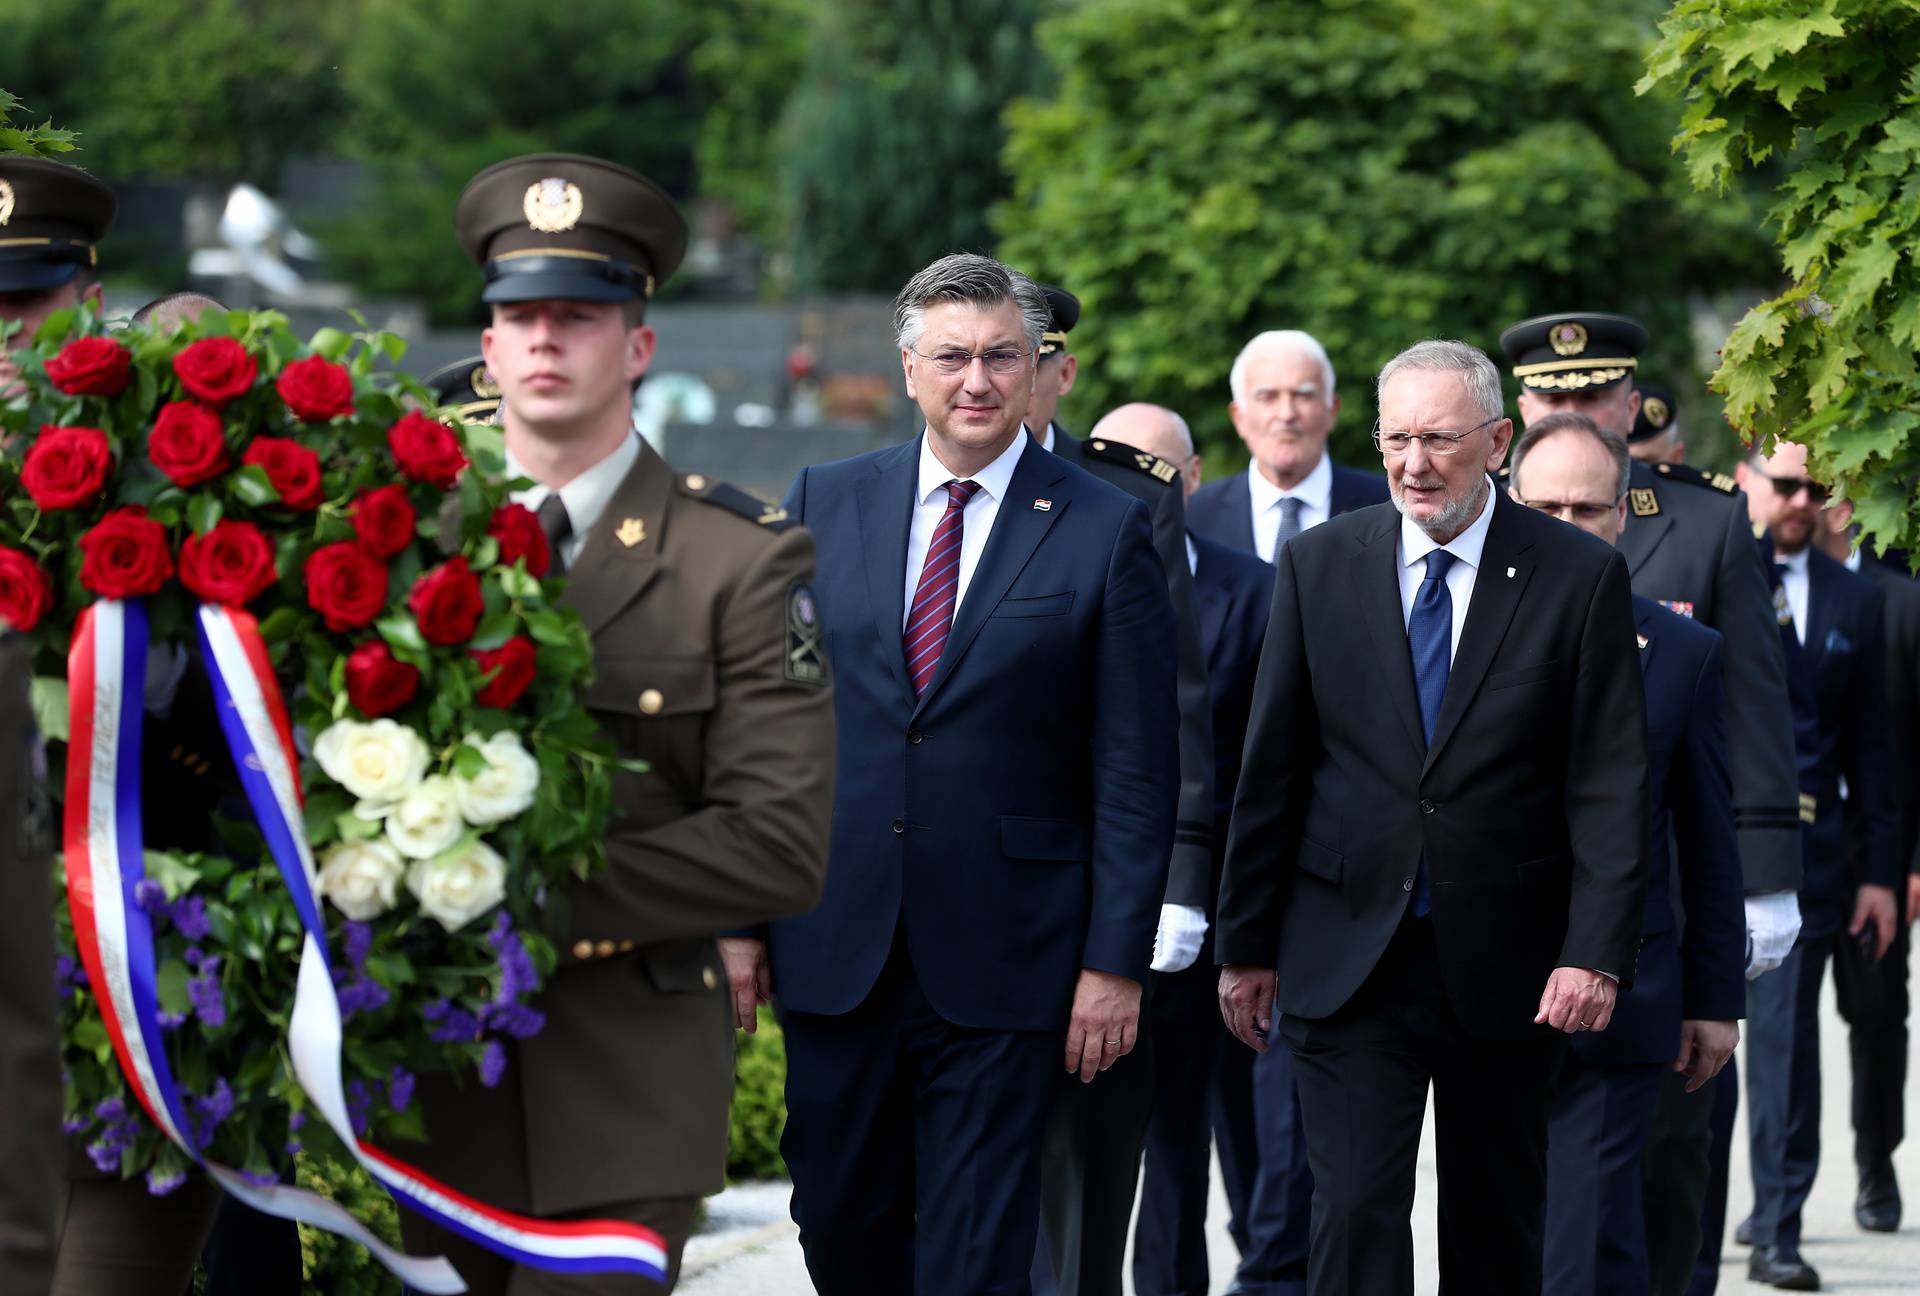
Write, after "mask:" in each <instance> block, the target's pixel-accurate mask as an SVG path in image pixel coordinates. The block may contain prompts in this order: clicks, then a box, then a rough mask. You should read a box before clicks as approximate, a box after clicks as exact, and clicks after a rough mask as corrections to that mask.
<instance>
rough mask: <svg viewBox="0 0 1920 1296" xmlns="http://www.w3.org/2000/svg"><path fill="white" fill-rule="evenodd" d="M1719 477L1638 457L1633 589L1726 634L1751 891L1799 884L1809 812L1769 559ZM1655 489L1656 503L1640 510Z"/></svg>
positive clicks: (1632, 513)
mask: <svg viewBox="0 0 1920 1296" xmlns="http://www.w3.org/2000/svg"><path fill="white" fill-rule="evenodd" d="M1715 480H1716V479H1713V478H1708V477H1704V476H1703V475H1702V474H1700V473H1699V472H1698V471H1696V470H1695V469H1691V468H1688V467H1686V466H1685V465H1683V464H1660V465H1657V467H1655V468H1652V469H1650V468H1648V467H1647V465H1645V464H1642V463H1635V464H1634V465H1633V477H1632V480H1631V482H1630V486H1631V488H1632V490H1633V491H1634V492H1635V495H1634V498H1635V499H1636V500H1639V501H1641V503H1639V504H1636V506H1635V508H1634V509H1630V510H1629V511H1628V514H1627V529H1626V531H1625V533H1624V534H1623V535H1621V537H1620V552H1621V553H1622V554H1623V555H1625V557H1626V560H1627V570H1628V571H1629V572H1630V573H1631V574H1632V576H1633V592H1634V593H1636V594H1644V595H1645V596H1646V597H1648V598H1650V599H1653V600H1654V601H1655V602H1657V603H1666V604H1668V605H1669V606H1671V605H1672V604H1674V603H1679V604H1681V605H1683V606H1684V607H1685V608H1686V609H1687V611H1686V613H1685V615H1688V616H1691V617H1692V618H1693V619H1694V620H1696V621H1700V622H1704V623H1705V624H1707V625H1710V626H1712V627H1713V628H1714V629H1716V630H1718V631H1719V632H1720V633H1721V634H1722V635H1724V636H1726V640H1727V664H1726V670H1727V755H1728V757H1729V759H1730V761H1731V767H1732V775H1733V819H1734V826H1735V828H1736V829H1737V830H1738V832H1739V834H1740V866H1741V872H1742V874H1743V875H1744V877H1745V879H1746V887H1747V894H1748V895H1760V894H1765V893H1769V892H1775V891H1796V890H1798V889H1799V887H1800V819H1799V814H1798V809H1797V804H1798V803H1797V800H1796V790H1795V787H1794V777H1793V773H1794V769H1793V718H1792V710H1791V708H1790V706H1789V704H1788V701H1787V685H1786V661H1785V659H1784V658H1783V657H1782V655H1781V652H1780V641H1779V636H1778V635H1777V634H1775V633H1774V632H1773V631H1774V619H1773V600H1772V598H1771V597H1770V596H1769V594H1768V592H1767V576H1766V571H1765V569H1764V568H1762V567H1761V566H1760V564H1759V563H1758V562H1756V561H1755V559H1754V553H1753V532H1752V530H1751V529H1750V523H1749V522H1748V519H1747V501H1746V496H1744V495H1742V494H1741V493H1740V492H1739V491H1736V490H1734V489H1733V488H1732V483H1731V482H1730V481H1728V480H1726V479H1724V478H1722V479H1717V480H1719V481H1720V483H1721V484H1720V485H1718V486H1716V485H1715V484H1714V482H1715ZM1641 492H1646V494H1641ZM1649 498H1650V499H1651V500H1652V502H1653V507H1654V509H1655V511H1654V512H1651V513H1642V512H1640V511H1639V510H1640V509H1641V508H1644V507H1645V501H1646V500H1647V499H1649ZM1676 610H1677V609H1676Z"/></svg>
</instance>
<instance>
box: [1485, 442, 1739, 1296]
mask: <svg viewBox="0 0 1920 1296" xmlns="http://www.w3.org/2000/svg"><path fill="white" fill-rule="evenodd" d="M1631 464H1632V459H1631V457H1630V456H1629V454H1628V451H1627V443H1626V441H1625V440H1624V439H1623V438H1621V437H1620V435H1619V434H1618V433H1616V432H1612V431H1606V430H1603V429H1602V428H1601V427H1600V426H1599V425H1598V424H1597V423H1595V422H1594V421H1593V420H1592V419H1590V418H1588V417H1587V416H1585V415H1584V414H1553V415H1549V416H1548V417H1546V418H1543V419H1540V420H1539V421H1537V422H1535V423H1533V424H1531V425H1530V426H1529V427H1528V428H1527V431H1526V434H1525V435H1524V436H1522V437H1521V438H1520V440H1519V442H1518V443H1517V444H1516V445H1515V446H1514V450H1513V473H1512V477H1511V479H1510V483H1509V493H1510V494H1512V496H1513V498H1514V499H1516V500H1518V501H1519V502H1520V503H1522V504H1526V505H1528V506H1529V507H1531V508H1535V509H1538V510H1540V511H1541V512H1543V513H1548V514H1551V515H1552V516H1554V517H1557V518H1560V519H1561V520H1562V521H1565V522H1571V523H1572V524H1573V525H1574V526H1577V527H1579V528H1580V529H1581V530H1582V531H1585V532H1587V533H1588V534H1590V535H1596V536H1598V537H1600V538H1601V539H1602V540H1605V541H1606V542H1607V543H1608V544H1611V545H1618V544H1619V542H1620V534H1621V532H1622V531H1623V530H1625V529H1626V521H1627V484H1628V480H1629V477H1630V474H1631ZM1633 610H1634V621H1635V624H1636V626H1637V627H1638V643H1639V646H1640V667H1641V678H1642V681H1643V683H1644V684H1645V686H1646V699H1647V766H1648V771H1649V787H1648V791H1649V794H1650V804H1651V811H1652V813H1651V818H1650V829H1649V834H1648V839H1647V861H1648V872H1647V899H1646V907H1645V910H1644V912H1643V915H1642V917H1641V924H1640V957H1639V969H1638V973H1637V975H1636V976H1635V978H1634V982H1633V986H1632V988H1631V989H1629V990H1627V991H1626V992H1625V993H1623V994H1622V995H1621V996H1620V999H1619V1002H1618V1003H1617V1004H1616V1005H1615V1007H1614V1012H1613V1023H1612V1025H1610V1026H1609V1027H1608V1028H1607V1030H1606V1031H1605V1032H1604V1033H1603V1034H1599V1035H1594V1034H1581V1035H1576V1036H1574V1037H1573V1040H1572V1041H1571V1044H1570V1047H1569V1052H1568V1056H1567V1059H1566V1062H1565V1064H1564V1065H1563V1066H1562V1068H1561V1072H1560V1085H1559V1090H1558V1092H1557V1093H1556V1094H1555V1096H1554V1102H1553V1109H1552V1114H1551V1116H1550V1119H1549V1124H1548V1127H1547V1231H1546V1243H1545V1258H1544V1262H1543V1265H1542V1284H1541V1286H1542V1290H1543V1291H1546V1292H1548V1293H1551V1294H1552V1296H1602V1294H1603V1293H1604V1294H1605V1296H1645V1293H1646V1292H1647V1290H1648V1277H1649V1275H1648V1265H1647V1245H1646V1227H1645V1223H1646V1221H1645V1215H1644V1208H1643V1206H1642V1202H1641V1191H1640V1187H1641V1181H1640V1157H1641V1151H1642V1148H1643V1147H1644V1146H1645V1144H1646V1142H1647V1138H1648V1135H1649V1134H1650V1133H1651V1131H1652V1126H1653V1116H1654V1110H1655V1106H1656V1098H1657V1097H1658V1094H1659V1085H1660V1079H1661V1075H1662V1073H1663V1072H1664V1071H1665V1070H1667V1069H1668V1068H1669V1067H1671V1068H1672V1070H1673V1071H1675V1072H1680V1073H1685V1074H1686V1076H1687V1087H1688V1089H1689V1090H1693V1091H1697V1090H1698V1089H1699V1088H1700V1087H1701V1086H1702V1085H1705V1084H1706V1083H1707V1082H1708V1081H1709V1080H1711V1079H1713V1077H1714V1076H1715V1075H1716V1074H1717V1073H1718V1072H1719V1070H1720V1068H1721V1067H1723V1066H1724V1065H1726V1061H1727V1059H1728V1058H1729V1057H1731V1056H1732V1054H1733V1049H1734V1045H1735V1044H1737V1043H1738V1042H1739V1039H1740V1031H1739V1027H1738V1026H1737V1025H1736V1024H1735V1022H1736V1020H1737V1019H1738V1018H1741V1017H1744V1016H1745V1015H1746V1000H1747V995H1746V981H1745V978H1744V976H1743V969H1744V966H1745V963H1746V949H1745V947H1746V913H1745V905H1744V901H1743V896H1742V893H1743V890H1744V886H1743V883H1742V880H1741V874H1740V848H1739V842H1738V839H1737V838H1736V836H1735V834H1734V826H1733V789H1732V785H1731V783H1730V782H1729V780H1728V775H1727V749H1726V717H1725V713H1724V706H1723V696H1722V695H1723V692H1724V682H1723V678H1722V669H1721V653H1722V643H1721V638H1720V634H1719V632H1718V631H1716V630H1712V629H1709V628H1708V627H1707V626H1705V625H1702V624H1700V623H1698V622H1694V621H1690V620H1688V619H1687V618H1685V617H1683V616H1680V615H1678V614H1676V613H1674V612H1670V611H1668V610H1667V609H1665V608H1663V607H1661V606H1660V605H1659V604H1658V603H1655V602H1654V601H1653V600H1651V599H1648V598H1642V597H1640V596H1639V595H1635V596H1634V600H1633ZM1669 830H1671V833H1672V842H1673V845H1674V847H1675V848H1676V854H1675V855H1674V858H1673V863H1674V864H1677V865H1678V868H1677V875H1678V879H1679V883H1680V894H1681V899H1682V902H1683V904H1684V906H1685V911H1686V915H1687V918H1686V930H1685V934H1684V936H1681V935H1679V934H1677V933H1676V931H1675V925H1676V924H1675V916H1674V909H1673V905H1672V903H1671V901H1670V899H1669V877H1670V876H1671V875H1673V874H1674V873H1675V872H1676V870H1675V869H1674V868H1673V867H1672V865H1671V864H1670V863H1669V854H1668V841H1669V836H1668V835H1669Z"/></svg>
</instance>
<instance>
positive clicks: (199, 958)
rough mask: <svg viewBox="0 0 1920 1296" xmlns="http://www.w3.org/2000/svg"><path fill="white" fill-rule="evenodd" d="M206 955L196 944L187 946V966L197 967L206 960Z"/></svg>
mask: <svg viewBox="0 0 1920 1296" xmlns="http://www.w3.org/2000/svg"><path fill="white" fill-rule="evenodd" d="M206 957H207V956H206V955H205V954H203V953H202V952H201V950H200V947H199V946H198V945H189V946H187V966H188V967H190V968H197V967H199V966H200V964H201V963H202V962H204V961H205V960H206Z"/></svg>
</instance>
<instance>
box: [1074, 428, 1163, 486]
mask: <svg viewBox="0 0 1920 1296" xmlns="http://www.w3.org/2000/svg"><path fill="white" fill-rule="evenodd" d="M1087 453H1088V454H1089V455H1090V456H1092V457H1093V458H1095V459H1102V460H1105V461H1106V462H1107V463H1112V464H1120V465H1121V466H1122V467H1126V468H1131V469H1133V470H1134V471H1135V472H1143V473H1145V474H1146V475H1147V476H1149V477H1151V478H1153V479H1154V480H1155V481H1157V482H1160V483H1161V484H1162V485H1166V486H1171V485H1173V483H1174V479H1175V478H1177V477H1179V476H1180V470H1179V469H1178V468H1175V467H1174V466H1173V465H1172V464H1170V463H1168V462H1167V461H1166V460H1165V459H1162V458H1161V457H1160V456H1159V455H1150V454H1148V453H1147V452H1146V451H1145V450H1136V449H1134V448H1133V447H1132V446H1130V445H1124V444H1122V443H1121V442H1119V441H1108V440H1105V439H1103V438H1100V437H1095V438H1094V439H1092V440H1091V441H1088V442H1087Z"/></svg>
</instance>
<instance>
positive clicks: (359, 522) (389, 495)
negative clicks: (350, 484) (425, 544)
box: [353, 486, 420, 558]
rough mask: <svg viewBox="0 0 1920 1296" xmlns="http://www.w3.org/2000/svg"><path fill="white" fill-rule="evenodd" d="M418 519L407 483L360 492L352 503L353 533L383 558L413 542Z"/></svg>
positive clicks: (392, 554)
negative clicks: (408, 498) (409, 500)
mask: <svg viewBox="0 0 1920 1296" xmlns="http://www.w3.org/2000/svg"><path fill="white" fill-rule="evenodd" d="M419 520H420V519H419V516H418V515H417V514H416V513H415V512H414V511H413V505H411V504H409V503H408V502H407V491H406V488H405V487H404V486H382V487H380V489H378V490H370V491H361V492H360V497H359V498H358V499H356V500H354V502H353V530H354V533H355V534H356V535H358V536H359V537H360V543H361V544H363V545H365V546H366V547H367V548H368V549H370V550H372V551H373V552H374V553H376V554H378V555H379V556H380V557H382V558H391V557H393V556H394V555H395V554H397V553H399V552H400V551H401V550H402V549H405V548H406V547H407V546H408V545H410V544H412V543H413V528H414V524H415V523H416V522H418V521H419Z"/></svg>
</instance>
